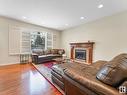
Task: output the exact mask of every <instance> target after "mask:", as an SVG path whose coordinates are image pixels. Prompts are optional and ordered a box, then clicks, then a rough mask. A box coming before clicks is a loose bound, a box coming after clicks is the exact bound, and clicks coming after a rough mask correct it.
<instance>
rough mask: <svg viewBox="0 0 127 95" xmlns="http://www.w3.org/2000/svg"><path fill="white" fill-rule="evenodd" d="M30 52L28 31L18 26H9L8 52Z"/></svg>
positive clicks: (13, 53)
mask: <svg viewBox="0 0 127 95" xmlns="http://www.w3.org/2000/svg"><path fill="white" fill-rule="evenodd" d="M30 52H31V45H30V32H29V30H28V29H25V28H22V27H19V26H12V25H10V26H9V54H10V55H16V54H26V53H30Z"/></svg>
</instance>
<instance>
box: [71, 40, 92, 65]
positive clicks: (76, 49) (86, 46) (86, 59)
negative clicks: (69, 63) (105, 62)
mask: <svg viewBox="0 0 127 95" xmlns="http://www.w3.org/2000/svg"><path fill="white" fill-rule="evenodd" d="M93 44H94V42H85V43H70V45H71V57H70V58H71V59H72V60H73V61H74V62H78V63H85V64H91V63H92V60H93Z"/></svg>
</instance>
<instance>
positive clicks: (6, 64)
mask: <svg viewBox="0 0 127 95" xmlns="http://www.w3.org/2000/svg"><path fill="white" fill-rule="evenodd" d="M15 64H20V63H18V62H17V63H5V64H0V66H8V65H15Z"/></svg>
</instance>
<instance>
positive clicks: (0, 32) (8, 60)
mask: <svg viewBox="0 0 127 95" xmlns="http://www.w3.org/2000/svg"><path fill="white" fill-rule="evenodd" d="M9 25H18V26H21V27H25V28H28V29H33V30H38V31H44V32H53V33H54V34H56V35H57V42H56V44H55V46H54V48H59V47H60V32H59V31H56V30H52V29H47V28H44V27H40V26H36V25H32V24H28V23H24V22H20V21H16V20H13V19H8V18H4V17H0V65H9V64H15V63H19V60H20V59H19V56H10V55H9V51H8V50H9V48H8V47H9V41H8V40H9V39H8V36H9V35H8V34H9Z"/></svg>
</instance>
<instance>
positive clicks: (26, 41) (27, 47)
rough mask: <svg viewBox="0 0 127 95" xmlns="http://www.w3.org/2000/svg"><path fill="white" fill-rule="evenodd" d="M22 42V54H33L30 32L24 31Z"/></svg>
mask: <svg viewBox="0 0 127 95" xmlns="http://www.w3.org/2000/svg"><path fill="white" fill-rule="evenodd" d="M20 41H21V42H20V43H21V47H20V53H23V54H29V53H30V52H31V43H30V32H29V31H28V30H22V32H21V40H20Z"/></svg>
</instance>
